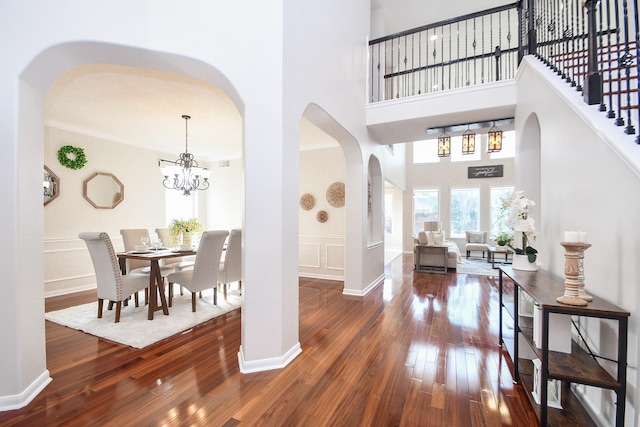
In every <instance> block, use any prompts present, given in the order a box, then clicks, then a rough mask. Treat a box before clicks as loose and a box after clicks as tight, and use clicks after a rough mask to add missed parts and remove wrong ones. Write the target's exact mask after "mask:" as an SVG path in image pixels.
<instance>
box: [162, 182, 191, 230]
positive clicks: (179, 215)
mask: <svg viewBox="0 0 640 427" xmlns="http://www.w3.org/2000/svg"><path fill="white" fill-rule="evenodd" d="M164 193H165V198H164V200H165V210H164V212H165V220H166V224H165V226H167V225H169V223H170V222H171V220H173V219H191V218H197V217H198V192H197V191H196V192H194V193H192V194H191V195H190V196H183V195H182V193H181V192H180V191H176V190H170V189H166V190H165V192H164Z"/></svg>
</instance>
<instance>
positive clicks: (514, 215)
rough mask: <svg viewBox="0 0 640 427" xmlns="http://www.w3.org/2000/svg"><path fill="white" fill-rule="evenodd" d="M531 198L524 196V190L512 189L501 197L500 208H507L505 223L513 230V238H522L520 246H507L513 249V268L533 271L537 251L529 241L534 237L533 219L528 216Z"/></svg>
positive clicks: (533, 203) (535, 267)
mask: <svg viewBox="0 0 640 427" xmlns="http://www.w3.org/2000/svg"><path fill="white" fill-rule="evenodd" d="M534 205H535V202H534V201H533V200H530V199H527V198H526V197H524V191H514V192H513V193H511V194H510V195H508V196H506V197H505V198H503V199H502V209H504V210H509V211H510V212H509V213H510V217H509V218H508V219H507V220H506V221H505V223H506V225H507V226H508V227H509V228H511V229H512V230H513V231H514V234H513V236H514V238H515V237H518V236H520V237H521V238H522V247H513V246H512V245H511V244H509V247H510V248H511V249H513V250H514V251H515V253H516V254H515V255H514V256H513V268H514V269H515V270H528V271H535V270H537V269H538V266H537V265H536V263H535V262H536V258H537V257H538V255H537V254H538V251H537V250H536V249H535V248H533V247H532V246H530V241H531V240H535V238H536V228H535V221H534V220H533V218H531V217H529V208H530V207H531V206H534Z"/></svg>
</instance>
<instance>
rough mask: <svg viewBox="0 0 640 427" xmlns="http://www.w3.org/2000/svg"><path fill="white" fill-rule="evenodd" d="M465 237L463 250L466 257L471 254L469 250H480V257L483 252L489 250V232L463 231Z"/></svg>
mask: <svg viewBox="0 0 640 427" xmlns="http://www.w3.org/2000/svg"><path fill="white" fill-rule="evenodd" d="M464 234H465V237H466V239H467V244H466V245H465V251H467V258H469V256H470V255H471V251H479V252H482V258H484V253H485V252H488V251H489V246H490V245H489V243H488V242H489V232H487V231H465V232H464Z"/></svg>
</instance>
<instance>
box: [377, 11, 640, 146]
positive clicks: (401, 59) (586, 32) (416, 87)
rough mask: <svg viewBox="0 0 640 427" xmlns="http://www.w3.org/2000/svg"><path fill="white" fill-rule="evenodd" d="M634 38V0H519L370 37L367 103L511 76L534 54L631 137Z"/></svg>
mask: <svg viewBox="0 0 640 427" xmlns="http://www.w3.org/2000/svg"><path fill="white" fill-rule="evenodd" d="M639 36H640V25H639V22H638V1H637V0H634V1H633V2H629V1H627V0H523V1H519V2H517V3H511V4H507V5H504V6H501V7H496V8H493V9H488V10H484V11H481V12H477V13H473V14H469V15H465V16H461V17H458V18H453V19H448V20H445V21H440V22H436V23H433V24H429V25H425V26H423V27H420V28H416V29H413V30H408V31H404V32H401V33H397V34H393V35H390V36H386V37H382V38H379V39H376V40H372V41H371V42H370V43H369V49H370V50H369V55H370V59H371V62H370V70H369V72H370V76H369V79H370V92H369V101H370V102H379V101H385V100H389V99H396V98H403V97H409V96H415V95H421V94H427V93H433V92H439V91H444V90H449V89H456V88H462V87H467V86H472V85H477V84H483V83H488V82H495V81H500V80H505V79H512V78H513V77H514V76H515V73H516V71H517V67H518V64H519V62H520V60H521V59H522V57H523V55H525V54H532V55H535V56H536V57H538V58H539V59H540V60H542V61H543V62H544V63H545V64H547V65H548V66H549V67H550V68H551V69H552V70H553V71H555V72H556V73H557V74H558V75H559V76H560V78H562V79H564V80H565V81H566V82H567V83H568V84H570V85H571V86H573V87H575V88H576V90H578V91H581V92H582V93H583V95H584V99H585V102H586V103H588V104H590V105H598V106H599V107H598V108H599V110H600V111H602V112H603V113H604V114H606V116H607V117H609V118H611V119H613V122H614V123H615V125H616V126H624V132H625V133H627V134H630V135H633V134H635V133H636V127H637V126H638V123H639V122H640V108H639V105H640V98H639V96H640V93H639V91H638V76H639V75H640V73H639V71H640V63H639V62H638V57H639V56H640V44H639V43H638V38H639ZM636 142H637V143H640V137H638V138H636Z"/></svg>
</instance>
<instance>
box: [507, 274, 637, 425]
mask: <svg viewBox="0 0 640 427" xmlns="http://www.w3.org/2000/svg"><path fill="white" fill-rule="evenodd" d="M505 278H507V279H506V280H505ZM509 279H510V280H509ZM507 281H509V282H510V281H512V282H513V285H514V286H513V289H511V287H510V286H508V285H506V284H505V282H507ZM498 283H499V302H500V312H499V322H500V327H499V342H498V344H499V345H500V347H502V346H503V345H504V346H506V348H507V351H508V352H509V355H510V357H511V358H512V360H513V370H514V371H513V379H514V381H515V382H516V383H519V382H520V380H521V372H522V370H525V369H526V368H527V366H524V365H525V364H527V363H531V361H529V360H526V359H520V358H519V348H518V346H519V344H518V334H521V335H522V336H523V337H524V338H525V341H526V342H527V343H528V344H529V346H530V347H531V350H532V351H533V352H534V353H535V354H536V356H537V357H538V359H539V360H540V363H541V367H540V384H541V387H540V404H539V405H538V404H536V403H535V402H534V401H533V399H531V400H532V405H533V407H534V409H537V413H538V419H539V421H540V425H541V426H546V425H547V417H548V415H549V411H554V413H553V416H554V418H555V419H557V420H559V421H558V422H559V423H561V424H560V425H562V424H563V421H562V420H563V417H570V415H571V414H570V413H568V412H567V410H566V409H562V410H557V409H548V407H547V381H548V380H549V379H557V380H561V381H564V382H568V383H576V384H586V385H590V386H593V387H600V388H606V389H610V390H613V391H614V392H615V393H616V426H623V425H624V413H625V397H626V385H627V328H628V319H629V315H630V313H629V312H628V311H625V310H623V309H622V308H620V307H618V306H616V305H614V304H611V303H609V302H607V301H605V300H603V299H602V298H599V297H597V296H596V295H593V301H591V302H590V303H589V304H588V305H587V306H586V307H578V306H572V305H566V304H562V303H559V302H557V301H556V297H558V296H560V295H562V294H563V293H564V278H560V277H557V276H554V275H552V274H551V273H549V272H547V271H544V270H538V271H519V270H513V269H512V268H511V267H508V266H500V267H499V279H498ZM511 291H512V295H513V301H511V298H508V297H509V296H510V292H511ZM519 292H524V293H526V294H527V295H528V297H530V298H531V299H532V300H533V302H534V304H535V305H536V306H539V307H540V309H541V320H542V322H541V332H542V334H541V335H542V347H541V348H537V347H536V345H535V344H534V339H533V322H531V319H528V318H523V317H521V316H520V315H519V311H518V303H519V299H520V298H519ZM551 313H558V314H562V315H569V316H584V317H595V318H601V319H612V320H614V321H617V322H618V355H617V365H618V369H617V375H616V376H615V377H613V376H612V375H610V374H609V373H608V372H607V371H605V370H604V369H603V368H602V367H601V366H600V365H599V364H598V362H597V361H596V360H595V358H594V357H593V356H592V355H590V354H589V353H588V352H587V351H585V350H584V349H583V348H582V347H580V346H579V345H578V344H576V343H575V342H572V343H571V344H572V345H571V353H562V352H556V351H551V350H549V315H550V314H551ZM505 316H509V318H510V319H511V320H513V325H514V328H513V331H514V334H515V337H513V340H512V339H511V338H507V337H505V335H504V334H503V328H504V327H505V323H507V322H508V321H509V318H506V317H505ZM528 387H529V384H526V382H525V389H527V390H526V391H527V393H528V394H529V396H530V397H531V392H532V390H531V389H529V388H528Z"/></svg>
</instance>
